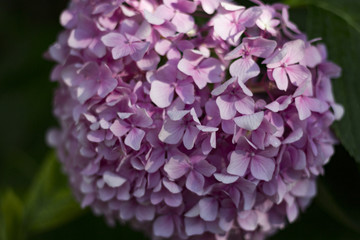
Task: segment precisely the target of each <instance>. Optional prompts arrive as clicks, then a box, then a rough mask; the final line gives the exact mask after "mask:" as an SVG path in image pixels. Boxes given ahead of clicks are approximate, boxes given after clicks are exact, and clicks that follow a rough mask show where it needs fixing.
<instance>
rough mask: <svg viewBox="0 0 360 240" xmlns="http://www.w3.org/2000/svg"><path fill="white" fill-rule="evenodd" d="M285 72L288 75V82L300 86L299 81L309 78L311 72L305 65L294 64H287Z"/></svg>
mask: <svg viewBox="0 0 360 240" xmlns="http://www.w3.org/2000/svg"><path fill="white" fill-rule="evenodd" d="M285 70H286V73H287V74H288V75H289V79H290V82H291V83H292V84H294V85H295V86H300V84H301V83H303V82H304V81H306V80H308V79H309V78H310V79H311V73H310V71H309V69H308V68H307V67H305V66H302V65H299V64H296V65H291V66H287V67H286V68H285Z"/></svg>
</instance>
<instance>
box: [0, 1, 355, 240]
mask: <svg viewBox="0 0 360 240" xmlns="http://www.w3.org/2000/svg"><path fill="white" fill-rule="evenodd" d="M67 2H68V1H67V0H52V1H48V0H35V1H28V0H1V1H0V110H1V114H0V239H1V240H2V239H4V240H20V239H31V240H41V239H67V240H72V239H88V240H92V239H99V238H100V237H101V238H103V239H110V238H112V239H137V240H140V239H147V238H146V237H145V236H143V235H142V234H141V233H138V232H136V231H133V230H131V229H130V228H129V227H127V226H120V225H118V226H116V227H114V228H110V227H108V226H107V225H106V224H105V221H104V219H103V218H102V217H97V216H94V215H93V214H92V213H91V212H90V211H89V210H81V209H80V208H79V206H78V204H77V203H76V202H75V201H74V200H73V197H72V195H71V192H70V189H69V188H68V186H67V180H66V177H65V176H63V174H62V173H61V169H60V166H59V164H58V162H57V160H56V158H55V155H54V153H53V151H52V150H51V149H50V148H49V147H47V145H46V143H45V135H46V131H47V130H48V129H49V128H50V127H52V126H56V121H55V119H54V118H53V116H52V95H53V92H54V89H55V87H56V84H55V83H51V82H50V80H49V74H50V71H51V68H52V67H53V65H54V64H53V63H51V62H48V61H46V60H45V59H44V58H43V54H44V52H45V51H46V50H47V48H48V47H49V45H50V44H52V43H53V42H54V41H55V40H56V36H57V34H58V33H59V31H60V30H61V26H60V24H59V21H58V19H59V15H60V13H61V11H62V10H63V9H64V8H65V7H66V6H67ZM238 2H239V3H240V4H246V1H245V0H242V1H238ZM264 2H266V3H271V2H274V1H264ZM283 2H284V1H283ZM285 2H287V3H289V4H290V5H292V6H293V8H292V10H291V11H290V16H291V19H292V20H293V21H294V22H295V23H297V24H298V25H299V27H300V28H301V30H303V31H305V32H307V33H308V34H309V36H310V39H311V38H314V37H319V36H322V37H323V40H324V42H325V43H326V44H327V45H328V47H329V50H330V59H331V60H332V61H334V62H336V63H338V64H339V65H341V66H342V68H343V77H342V78H341V79H337V80H335V81H334V84H335V85H334V86H335V87H334V89H335V93H336V94H335V95H336V97H337V99H338V100H339V102H340V103H342V104H343V105H344V106H345V110H346V115H345V117H344V119H343V120H342V122H340V123H337V124H336V125H335V126H334V130H335V132H336V133H337V136H338V137H339V139H340V140H341V144H339V145H337V146H336V153H335V155H334V157H333V158H332V159H331V161H330V163H329V164H328V165H327V166H326V167H325V171H326V174H325V176H323V177H321V178H320V179H319V181H318V195H317V197H316V198H315V200H314V202H313V203H312V205H311V206H310V207H309V209H308V210H307V211H306V212H305V213H303V214H301V216H300V218H299V219H298V220H297V221H296V222H295V223H294V224H291V225H289V226H288V227H287V228H286V229H285V230H282V231H280V232H279V233H278V234H276V235H275V236H273V237H272V238H271V239H272V240H281V239H311V240H312V239H328V240H329V239H330V240H331V239H349V240H350V239H354V240H356V239H360V172H359V165H358V163H357V161H356V159H357V160H358V162H359V160H360V154H359V151H360V150H359V147H360V144H359V143H360V134H359V131H360V128H359V127H358V119H360V115H359V114H360V109H359V108H360V107H359V106H360V102H359V98H360V91H359V89H360V81H358V80H357V76H358V74H357V72H358V64H360V59H359V58H360V44H359V42H360V16H359V15H358V14H357V13H358V11H359V10H360V3H359V1H358V0H344V1H341V2H339V1H334V0H329V1H326V0H290V1H285ZM358 110H359V111H358ZM358 117H359V118H358ZM348 152H350V153H351V155H350V154H349V153H348Z"/></svg>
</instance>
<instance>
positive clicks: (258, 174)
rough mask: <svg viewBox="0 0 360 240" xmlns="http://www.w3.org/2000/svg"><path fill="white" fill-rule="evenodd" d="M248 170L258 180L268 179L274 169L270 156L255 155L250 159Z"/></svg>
mask: <svg viewBox="0 0 360 240" xmlns="http://www.w3.org/2000/svg"><path fill="white" fill-rule="evenodd" d="M250 170H251V174H252V175H253V176H254V177H255V178H257V179H259V180H264V181H270V180H271V178H272V176H273V173H274V170H275V163H274V161H273V160H272V159H270V158H266V157H263V156H260V155H255V156H254V157H253V158H252V159H251V167H250Z"/></svg>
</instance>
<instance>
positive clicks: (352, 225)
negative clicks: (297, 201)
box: [315, 180, 360, 234]
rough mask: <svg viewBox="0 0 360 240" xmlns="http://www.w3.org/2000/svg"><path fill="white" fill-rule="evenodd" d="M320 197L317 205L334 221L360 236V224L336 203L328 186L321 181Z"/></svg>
mask: <svg viewBox="0 0 360 240" xmlns="http://www.w3.org/2000/svg"><path fill="white" fill-rule="evenodd" d="M317 185H318V195H317V197H316V199H315V200H316V203H317V205H318V206H320V207H321V208H322V209H323V210H324V211H325V212H327V213H328V214H329V215H330V216H331V217H333V219H335V220H336V221H338V222H339V223H341V224H343V225H344V226H346V227H348V228H349V229H351V230H353V231H354V232H356V233H357V234H360V224H359V223H358V222H356V221H355V220H354V219H350V217H349V216H348V215H347V214H346V213H345V211H344V210H343V209H342V207H341V206H339V205H338V203H337V202H336V201H335V199H334V198H333V197H332V195H331V194H330V192H329V191H328V190H327V188H326V186H325V185H324V184H323V182H322V181H321V180H319V181H318V183H317Z"/></svg>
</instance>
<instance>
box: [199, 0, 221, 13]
mask: <svg viewBox="0 0 360 240" xmlns="http://www.w3.org/2000/svg"><path fill="white" fill-rule="evenodd" d="M219 3H220V0H201V6H202V8H203V10H204V12H206V13H207V14H213V13H214V11H215V9H217V8H218V6H219Z"/></svg>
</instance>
